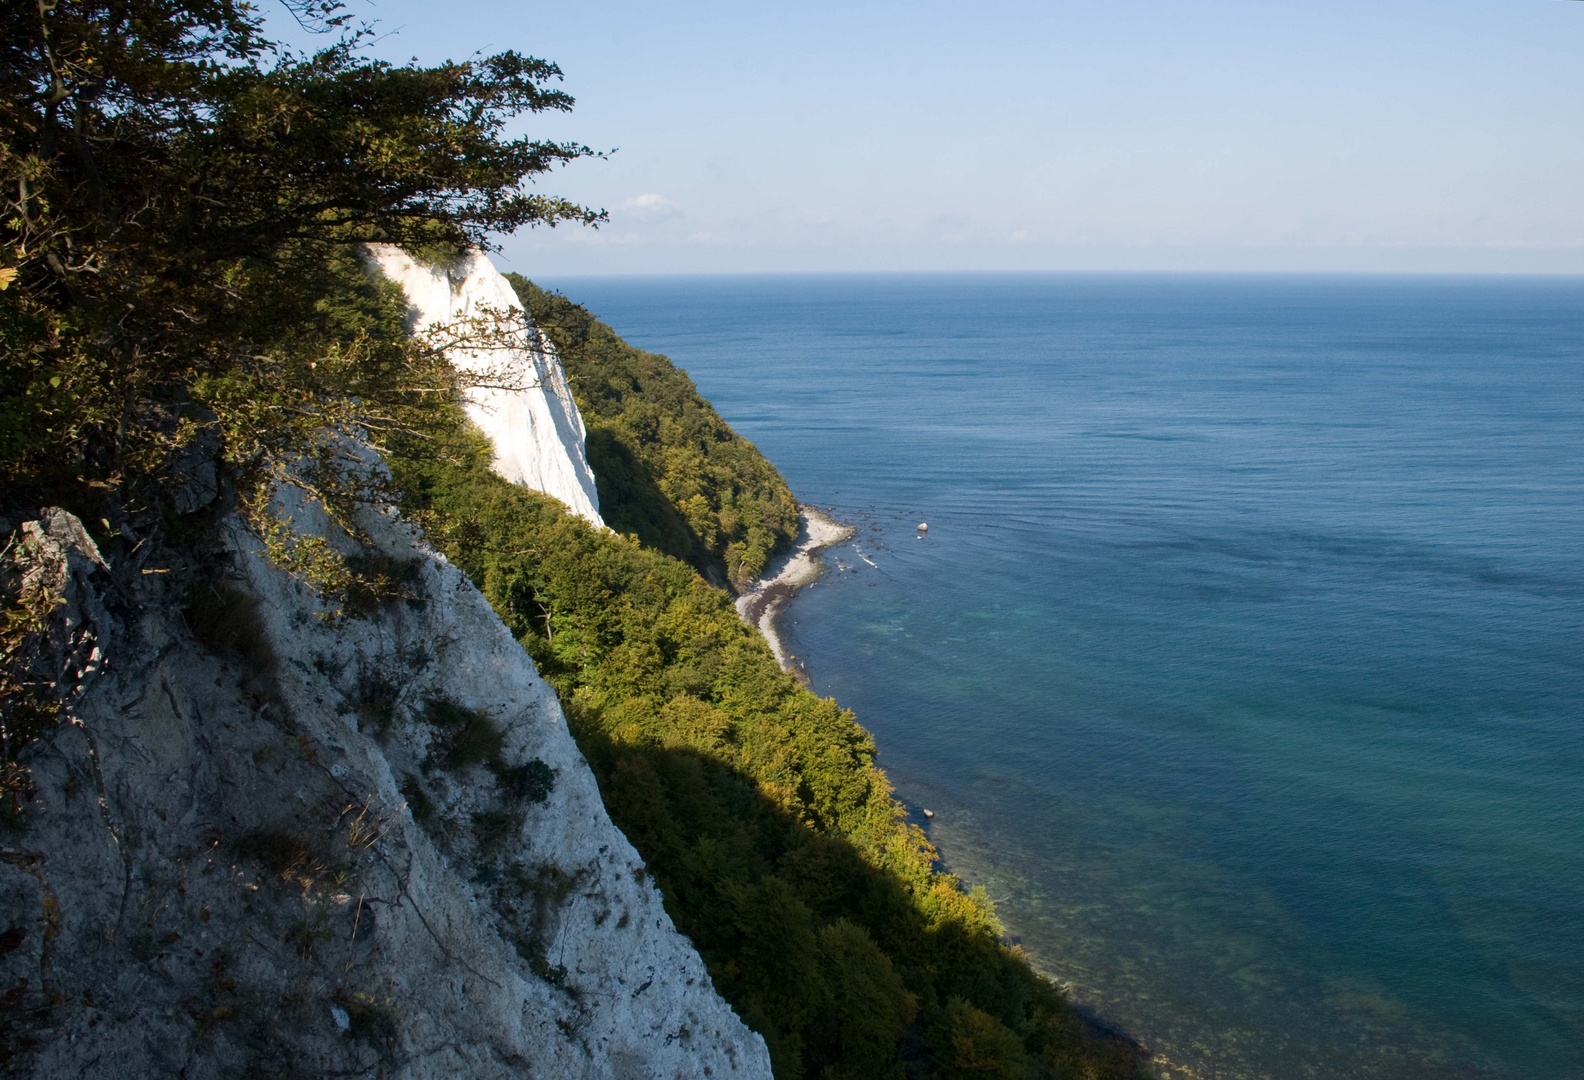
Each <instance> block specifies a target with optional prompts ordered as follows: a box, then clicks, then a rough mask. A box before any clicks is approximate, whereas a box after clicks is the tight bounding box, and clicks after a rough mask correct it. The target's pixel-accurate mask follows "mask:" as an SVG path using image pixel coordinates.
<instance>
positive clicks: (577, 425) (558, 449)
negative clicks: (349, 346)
mask: <svg viewBox="0 0 1584 1080" xmlns="http://www.w3.org/2000/svg"><path fill="white" fill-rule="evenodd" d="M367 257H368V261H369V263H370V267H371V269H373V270H375V271H376V272H378V273H381V274H384V275H385V276H386V277H388V278H390V279H391V280H392V281H394V282H396V283H397V284H398V285H400V286H401V287H402V291H403V292H404V293H406V295H407V300H408V302H409V303H410V304H411V305H412V313H411V320H412V328H413V330H414V331H416V332H419V333H425V332H428V333H431V334H441V335H443V334H444V332H445V331H446V330H447V329H448V328H452V329H454V330H456V331H457V332H456V333H455V335H454V336H455V338H457V339H458V340H457V341H456V342H455V343H453V344H451V345H450V347H448V348H446V349H445V354H446V359H448V360H449V361H451V363H452V365H453V366H455V367H456V368H457V369H458V370H459V371H461V372H462V373H464V375H467V374H470V373H471V374H473V375H476V376H477V375H482V376H485V379H484V381H485V383H486V384H487V385H480V386H475V387H472V388H470V389H468V390H467V391H466V400H467V412H468V417H469V418H470V419H471V420H472V421H473V422H474V423H475V424H477V425H478V426H479V428H480V429H481V430H482V431H483V432H484V434H485V435H487V436H489V439H490V442H491V443H493V444H494V446H495V462H494V465H495V471H496V472H497V473H499V474H500V475H501V476H503V477H505V478H506V479H507V480H510V481H511V482H512V483H514V484H522V485H523V486H525V487H530V488H533V489H534V490H535V491H542V492H544V493H545V494H547V495H553V496H555V497H556V498H557V499H560V500H561V501H562V502H564V503H566V504H567V507H568V508H569V509H571V511H572V512H573V513H575V514H579V515H581V516H582V517H584V518H586V519H587V520H589V521H591V522H593V523H594V524H595V525H600V526H603V525H604V522H603V521H602V520H601V519H600V513H599V492H598V491H597V490H596V489H595V485H594V473H593V471H592V470H591V469H590V468H589V464H588V458H587V457H586V456H585V454H584V450H583V443H584V438H585V435H586V432H585V430H584V427H583V417H582V415H581V414H580V413H579V412H578V407H577V403H576V402H575V401H573V400H572V392H571V390H570V389H568V387H567V378H566V372H565V371H563V370H562V368H561V361H560V360H559V359H558V358H557V357H556V353H555V347H554V346H552V345H551V344H550V341H549V339H548V338H546V337H545V336H544V334H543V333H542V332H540V331H539V330H538V329H536V328H535V327H534V326H533V325H532V323H531V322H530V321H529V319H528V315H527V312H525V311H524V310H523V306H522V303H521V302H520V301H519V300H518V299H517V293H516V292H515V291H514V290H513V289H512V287H511V284H510V282H508V281H507V280H506V279H505V278H504V277H502V276H501V274H500V272H499V271H497V270H496V269H495V267H494V265H493V264H492V263H491V262H490V261H489V259H488V258H487V257H486V256H485V255H484V254H483V253H481V252H472V253H470V254H467V255H464V256H462V257H460V258H459V259H457V260H456V261H455V262H454V263H452V264H451V265H449V266H444V267H431V266H425V265H422V264H420V263H418V262H417V261H415V260H414V259H413V258H412V257H411V256H409V255H408V254H407V253H406V252H404V251H402V250H401V249H400V248H398V247H394V246H392V245H390V244H370V245H368V248H367Z"/></svg>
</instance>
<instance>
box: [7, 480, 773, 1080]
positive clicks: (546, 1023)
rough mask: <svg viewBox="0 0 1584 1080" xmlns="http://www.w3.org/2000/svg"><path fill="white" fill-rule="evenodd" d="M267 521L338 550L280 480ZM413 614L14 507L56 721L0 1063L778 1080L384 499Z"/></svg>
mask: <svg viewBox="0 0 1584 1080" xmlns="http://www.w3.org/2000/svg"><path fill="white" fill-rule="evenodd" d="M280 498H281V500H282V502H281V509H282V510H283V511H284V512H286V513H288V514H289V515H290V516H291V517H292V519H293V521H294V525H295V527H296V528H297V529H298V530H300V531H303V532H309V533H316V534H318V535H322V536H327V537H330V538H331V539H332V541H333V542H334V543H336V544H337V545H338V546H340V547H342V548H343V549H344V550H346V551H348V552H352V551H353V550H354V547H353V541H352V540H351V538H350V537H348V536H346V535H345V534H344V533H341V532H340V531H339V530H337V529H336V528H335V527H334V526H333V525H330V524H329V523H328V522H327V521H326V520H325V519H324V518H323V516H322V515H321V514H319V513H318V512H317V511H316V510H315V508H314V506H313V505H312V504H310V503H308V502H306V501H305V500H302V499H301V498H300V496H299V495H298V494H297V493H296V492H294V491H293V490H291V489H287V490H285V491H283V492H282V494H281V496H280ZM361 526H362V528H363V529H364V530H365V531H366V532H367V534H368V536H369V537H370V538H371V539H372V542H373V543H372V550H370V549H366V548H365V549H362V550H361V551H360V552H359V554H361V555H362V556H363V557H371V556H372V557H379V558H382V559H384V560H387V562H388V565H391V566H393V567H398V568H401V569H400V574H399V576H401V578H402V580H404V581H405V582H406V583H407V584H406V589H407V596H406V597H405V598H404V599H401V600H397V601H395V602H391V603H386V604H383V605H382V606H379V607H378V608H377V609H376V610H371V611H364V612H362V613H361V614H360V615H358V616H356V617H354V616H351V615H347V616H343V617H341V618H339V619H330V618H327V613H326V611H325V609H324V607H323V605H322V604H321V603H320V602H319V601H318V600H317V599H316V598H315V597H314V596H313V595H312V594H311V593H309V592H308V591H307V590H306V589H305V588H304V587H303V586H302V585H301V584H300V583H299V582H297V581H296V580H294V579H292V578H290V577H288V576H287V575H286V574H284V573H282V572H281V571H279V570H277V569H274V568H273V567H272V566H271V565H270V564H269V563H268V562H267V561H266V560H265V559H264V558H263V557H262V556H261V554H260V552H259V545H258V542H257V541H256V540H255V539H254V538H253V537H252V536H251V535H250V534H248V533H247V532H246V531H244V530H243V529H242V528H241V527H240V525H239V524H237V523H235V521H234V520H233V521H232V522H231V523H230V524H229V525H226V524H223V525H222V533H223V538H224V550H222V551H221V552H220V553H218V554H217V555H216V556H215V558H214V559H213V560H212V561H210V562H208V563H207V564H206V565H204V566H203V567H202V568H200V569H194V568H192V567H187V566H182V565H170V564H161V563H160V562H159V561H158V556H155V557H154V560H153V561H145V560H148V559H149V558H150V557H149V555H148V552H149V551H151V550H153V547H152V546H150V545H144V546H142V547H139V548H135V549H133V550H132V551H131V552H129V553H128V554H126V555H124V556H122V557H121V561H120V565H116V566H111V565H109V564H108V563H107V562H106V560H105V559H103V558H101V556H100V554H99V552H98V550H97V549H96V548H95V546H94V543H93V541H92V540H91V539H90V538H89V537H88V536H87V534H86V533H85V532H84V531H83V529H82V526H81V524H80V523H79V522H77V520H76V519H75V518H73V517H72V516H71V515H70V514H67V513H65V512H64V511H59V510H52V511H48V512H46V513H44V514H43V515H42V516H41V517H40V519H39V520H37V521H34V522H29V523H26V524H25V525H24V526H23V528H22V529H21V530H20V532H19V534H18V535H19V537H20V538H21V542H20V543H19V544H17V545H15V546H14V547H13V550H12V551H11V552H9V553H8V554H7V555H6V556H5V557H4V559H3V560H0V562H3V564H4V565H3V566H0V569H3V571H4V574H3V576H4V578H5V582H4V584H5V586H6V590H7V592H8V593H9V594H11V595H12V596H15V595H17V594H19V593H20V594H23V595H27V594H28V590H30V589H32V590H38V589H45V590H48V591H49V592H50V593H51V594H53V595H59V596H64V598H65V603H64V604H63V605H62V606H60V607H58V608H57V609H56V610H55V612H54V614H53V615H52V616H51V619H50V624H49V633H48V634H47V635H45V638H44V646H43V648H42V649H41V650H40V651H39V653H38V657H37V660H36V663H35V673H36V674H41V675H44V676H46V677H47V678H49V679H51V680H52V681H53V682H54V683H55V685H56V687H57V688H58V690H59V692H60V694H61V695H62V696H63V699H64V703H65V719H64V720H63V721H62V722H61V723H60V724H59V725H57V726H54V727H52V728H50V729H49V730H48V731H47V732H46V733H45V735H44V736H43V738H41V739H40V740H39V741H37V742H35V743H33V744H32V745H31V746H29V747H28V749H27V750H25V751H24V753H23V757H22V761H23V763H24V764H25V765H26V766H27V767H28V768H29V769H30V770H31V782H30V783H31V788H30V791H29V793H28V796H27V806H26V812H25V815H24V820H25V826H24V829H23V831H21V832H14V831H13V832H9V833H7V834H5V835H4V836H0V1003H3V1004H0V1063H3V1068H4V1071H5V1072H6V1073H7V1075H16V1076H28V1077H37V1078H39V1080H43V1078H46V1077H61V1076H74V1077H88V1078H99V1077H102V1078H106V1080H108V1078H112V1077H114V1078H117V1080H125V1078H134V1080H141V1078H143V1077H149V1078H152V1077H166V1076H178V1075H180V1076H187V1077H222V1076H237V1077H242V1076H249V1077H252V1076H275V1075H279V1076H329V1075H337V1076H368V1077H376V1076H377V1077H400V1078H413V1080H418V1078H431V1077H432V1078H436V1080H438V1078H441V1077H447V1078H450V1077H488V1078H494V1077H501V1078H505V1077H577V1078H589V1080H593V1078H606V1077H610V1078H619V1080H629V1078H630V1080H637V1078H640V1077H642V1078H651V1077H652V1078H667V1080H670V1078H681V1077H722V1078H724V1077H754V1078H764V1080H768V1077H769V1076H770V1064H769V1058H768V1054H767V1052H766V1050H765V1045H764V1042H763V1040H762V1039H761V1038H760V1037H759V1036H758V1035H756V1034H754V1033H753V1032H751V1031H749V1030H748V1029H747V1028H746V1027H745V1026H744V1025H743V1024H742V1023H741V1022H740V1021H739V1020H738V1018H737V1017H736V1015H735V1014H734V1013H733V1012H732V1010H731V1009H730V1007H729V1006H727V1005H726V1003H725V1002H724V1001H722V1000H721V999H720V998H719V997H718V996H717V995H716V994H715V992H714V990H713V988H712V985H711V983H710V979H709V976H708V974H707V973H706V971H705V969H704V965H703V963H702V962H701V961H700V959H699V957H698V955H697V953H696V952H695V951H694V949H693V948H692V946H691V944H690V943H689V942H688V941H687V939H685V938H684V937H682V936H681V935H680V934H678V933H677V932H676V930H675V929H674V927H673V925H672V923H671V920H670V918H669V917H668V916H667V914H666V912H665V910H664V908H663V906H662V903H661V898H660V895H659V893H658V892H657V891H656V889H655V887H654V885H653V883H652V882H651V881H650V880H649V878H648V876H647V874H646V871H645V868H644V866H643V863H642V861H641V860H640V858H639V856H638V854H637V853H636V852H635V851H634V849H633V848H632V846H631V845H630V844H629V843H628V842H627V840H626V838H625V837H624V836H623V835H622V834H621V833H620V832H619V831H618V830H617V829H616V828H615V827H614V826H613V825H612V824H611V822H610V819H609V817H608V816H607V815H606V812H605V809H604V807H603V805H602V804H601V802H600V798H599V793H598V790H597V788H596V786H595V781H594V778H593V776H592V774H591V773H590V771H589V769H588V767H587V765H586V763H585V762H584V760H583V758H582V756H581V755H580V753H579V751H578V749H577V747H576V745H575V744H574V743H573V741H572V739H571V737H570V735H569V733H568V731H567V727H566V722H565V720H564V718H563V717H562V714H561V710H560V707H559V705H558V703H557V700H556V697H555V694H554V693H553V691H552V690H551V689H550V688H549V687H548V686H547V685H546V684H545V683H544V681H543V680H542V679H540V678H539V676H538V675H537V673H536V672H535V670H534V666H533V663H532V661H531V660H530V659H529V657H528V656H527V655H526V654H525V653H524V652H523V650H522V648H521V647H520V646H519V645H518V644H517V642H516V641H514V640H513V639H512V637H511V634H510V633H509V631H508V630H507V629H506V628H505V626H503V625H502V624H501V622H500V620H499V619H498V618H497V617H496V615H495V614H494V612H493V611H492V610H491V609H490V607H489V605H488V603H487V602H486V601H485V600H484V598H483V597H482V596H481V595H480V594H479V593H478V592H477V590H476V589H474V587H473V586H472V584H471V583H470V582H469V581H468V580H467V579H466V578H465V577H464V576H463V575H462V574H461V573H460V572H459V571H458V570H457V569H456V568H455V567H453V566H451V565H449V564H448V563H447V562H446V561H445V559H444V558H443V557H442V556H439V555H437V554H435V553H434V552H433V551H432V550H430V549H429V548H427V547H426V546H425V544H424V543H423V542H422V540H421V539H420V538H419V537H418V536H417V535H416V533H415V532H414V530H412V529H411V528H410V527H409V526H407V525H406V524H404V523H403V522H402V521H401V520H400V519H399V518H397V517H396V516H395V514H394V512H393V511H391V512H383V513H382V512H376V511H374V510H369V511H368V512H366V513H365V515H364V520H363V521H362V522H361Z"/></svg>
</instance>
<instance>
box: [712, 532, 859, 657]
mask: <svg viewBox="0 0 1584 1080" xmlns="http://www.w3.org/2000/svg"><path fill="white" fill-rule="evenodd" d="M857 531H858V530H857V529H855V528H853V527H852V526H851V525H843V524H842V523H841V522H839V521H837V520H835V519H834V518H832V517H831V516H830V515H829V514H827V513H825V512H824V511H823V510H821V509H819V508H818V507H816V506H808V505H800V506H799V507H798V534H797V540H796V541H795V542H794V543H793V545H792V550H791V551H787V552H784V553H783V554H781V555H778V556H777V557H776V558H775V559H773V560H772V561H771V563H770V565H769V566H767V567H765V572H764V576H763V577H760V578H757V579H755V580H754V582H753V584H752V585H750V586H749V587H748V589H747V590H746V591H745V592H744V593H743V594H742V595H741V596H739V597H737V614H739V615H741V616H742V620H743V622H745V623H747V624H748V625H749V626H752V627H756V628H758V630H759V632H760V633H761V634H763V635H764V639H765V641H766V642H768V643H769V645H770V651H771V652H772V653H774V654H775V658H776V663H778V664H780V665H781V668H782V670H783V671H793V665H792V656H791V654H790V653H788V652H787V649H786V644H785V643H784V642H783V641H782V640H781V635H780V633H779V632H778V631H777V630H776V620H777V619H779V618H780V616H781V612H782V611H783V610H784V609H785V608H786V605H787V602H788V601H789V600H791V599H792V597H794V596H796V595H797V594H798V592H799V591H800V590H802V589H804V588H805V587H807V586H809V585H812V584H814V582H816V581H818V580H819V579H820V575H822V574H823V573H824V572H825V564H824V563H823V562H821V561H820V555H821V553H822V552H824V551H825V549H826V548H831V547H835V546H836V545H837V544H840V543H842V542H843V541H846V540H850V539H852V537H853V535H854V534H855V533H857Z"/></svg>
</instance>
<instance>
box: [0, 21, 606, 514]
mask: <svg viewBox="0 0 1584 1080" xmlns="http://www.w3.org/2000/svg"><path fill="white" fill-rule="evenodd" d="M288 6H289V7H293V8H294V9H296V10H298V11H299V13H300V14H305V15H306V16H308V17H311V18H312V19H313V20H315V21H316V22H317V23H318V24H319V25H320V26H322V27H323V28H325V29H327V30H330V31H333V32H334V34H333V36H332V37H331V38H330V39H329V44H328V45H327V47H325V48H324V49H322V50H320V51H318V52H316V53H314V54H313V55H311V56H309V55H299V54H297V53H293V52H291V51H289V50H286V49H284V48H282V47H280V46H278V45H277V44H275V43H273V42H271V41H270V40H268V39H267V38H265V37H264V35H263V33H262V22H261V16H260V13H259V11H258V9H257V8H256V7H254V6H253V5H251V4H244V3H240V2H237V0H52V2H50V3H37V4H36V3H15V4H5V5H0V42H3V43H4V44H3V45H0V102H3V104H0V193H3V194H0V200H3V204H4V205H3V209H0V485H3V486H0V502H6V501H10V500H17V501H21V502H23V503H31V504H33V505H38V504H39V503H41V502H45V501H49V502H56V503H59V504H61V505H65V506H68V507H72V508H74V509H76V510H78V511H79V513H80V514H81V515H82V516H84V517H85V518H87V519H89V520H98V519H99V518H100V517H108V518H110V519H111V520H112V522H114V523H116V524H120V522H121V521H122V520H123V519H124V517H125V515H127V514H129V513H135V512H137V510H138V509H139V508H147V507H149V506H157V505H159V504H161V502H162V498H161V496H162V494H163V493H164V491H165V489H164V486H163V485H162V483H161V481H162V480H169V479H170V477H171V471H172V465H173V462H175V461H176V460H177V459H179V458H180V457H181V456H182V452H183V450H184V449H186V448H188V447H191V446H193V445H197V444H198V443H199V442H200V441H201V439H200V437H201V436H202V435H204V434H205V433H208V434H209V435H211V436H218V437H219V441H220V444H221V450H220V454H221V456H222V457H223V458H224V459H225V460H226V461H228V462H229V463H230V464H231V465H232V466H233V468H234V469H236V470H238V471H240V472H241V473H242V474H243V475H242V477H241V480H243V481H245V482H239V483H238V490H239V491H240V492H241V493H242V495H243V496H244V497H246V496H248V495H249V494H250V493H252V492H254V490H255V487H254V481H256V480H257V479H259V476H258V475H255V474H259V473H263V474H268V473H270V472H271V471H272V469H274V468H276V467H278V466H280V464H281V463H282V462H283V461H288V460H294V459H295V458H296V457H298V456H299V455H302V454H305V453H307V454H309V456H310V457H312V451H313V448H314V447H315V446H317V445H318V444H320V443H322V442H323V439H324V433H325V431H326V430H327V429H328V430H342V431H346V430H352V429H354V428H361V429H364V430H371V431H379V430H383V429H385V428H387V427H389V426H392V425H400V424H401V423H403V421H404V418H405V417H407V416H408V415H410V414H411V413H412V412H413V411H414V410H415V409H416V408H418V407H419V406H421V405H423V404H424V403H426V402H427V401H428V400H429V398H430V396H432V395H433V394H434V393H437V392H439V393H443V392H446V391H447V390H449V389H450V388H452V387H453V386H454V381H455V375H454V373H452V372H450V371H449V369H448V368H446V366H445V365H444V364H443V363H440V362H438V361H437V358H435V357H433V356H430V355H425V354H424V353H423V351H422V350H421V349H417V348H415V347H413V346H412V345H411V344H410V343H409V342H407V340H406V339H405V337H404V336H402V335H400V334H398V335H396V336H389V335H387V336H386V337H384V338H377V337H370V336H368V335H367V334H366V333H363V332H362V331H361V330H360V331H358V332H350V331H349V327H350V325H351V324H352V322H357V323H358V324H359V326H360V327H361V326H362V325H363V323H364V320H360V319H349V318H348V316H349V315H356V314H357V312H356V311H352V310H348V309H347V308H346V301H348V300H350V301H351V305H350V306H351V308H354V309H355V308H357V307H358V306H359V305H362V306H363V307H364V308H367V307H370V306H373V307H378V306H380V305H382V304H385V305H388V304H389V303H391V302H392V297H391V295H390V290H389V289H388V288H386V289H384V290H381V289H380V288H379V287H373V286H367V285H365V287H364V289H363V290H362V292H361V294H359V293H358V291H357V290H349V289H346V288H338V287H335V286H336V281H335V279H337V278H338V277H341V278H344V277H345V276H346V271H347V269H348V267H347V265H346V264H347V263H349V262H351V263H354V264H355V260H353V259H352V257H351V255H350V254H349V245H351V244H353V243H356V242H360V241H389V242H394V243H405V244H413V245H429V246H434V245H441V246H448V247H450V248H452V249H456V248H460V247H464V246H468V245H475V244H484V243H485V242H486V241H487V239H488V236H489V234H490V233H491V232H494V231H499V230H506V231H510V230H512V229H515V228H518V227H520V226H523V225H532V224H550V225H554V224H556V223H557V222H561V221H577V222H583V223H595V222H597V221H599V220H601V219H602V215H601V214H599V213H597V212H594V211H590V210H587V209H585V208H583V207H580V206H576V205H574V204H572V203H569V202H567V201H566V200H563V199H558V198H555V197H552V196H546V195H542V194H539V193H536V192H535V191H533V190H532V187H531V183H532V180H533V178H534V177H535V176H537V175H539V174H541V173H544V172H546V171H548V170H550V169H553V168H555V167H556V166H558V165H561V164H564V163H566V162H569V161H573V160H576V159H578V158H581V157H585V156H589V155H590V154H591V153H592V152H591V151H590V150H588V148H586V147H583V146H580V145H578V144H576V143H556V142H547V141H544V140H535V139H532V138H529V137H508V135H507V134H506V131H507V128H508V126H509V125H510V124H511V123H512V121H513V118H514V117H516V116H519V115H520V114H523V113H536V112H543V111H565V110H567V109H569V108H570V107H571V104H572V99H571V98H570V97H568V96H567V95H566V94H564V93H562V92H561V91H559V90H556V89H554V88H553V87H552V84H553V83H554V82H555V81H556V80H558V79H559V78H560V72H559V70H558V69H557V68H556V67H555V66H554V65H553V64H550V63H547V62H545V61H542V60H537V59H533V58H530V57H525V56H522V55H519V54H517V53H514V52H506V53H501V54H499V55H495V56H488V57H476V58H474V59H470V60H468V61H465V62H461V63H444V64H440V65H436V66H433V67H423V66H420V65H418V64H416V63H414V64H408V65H405V66H393V65H390V64H386V63H383V62H379V61H375V60H373V59H370V58H369V57H367V56H366V55H364V53H363V52H362V45H363V44H364V42H365V40H366V35H367V31H363V30H356V29H352V28H351V27H350V26H349V24H348V20H347V18H346V16H345V15H344V13H343V12H342V10H341V8H340V5H339V3H338V2H337V0H288ZM352 270H353V272H356V267H355V265H354V266H353V267H352ZM329 295H335V296H337V297H338V298H340V300H341V301H342V302H343V308H342V309H341V310H334V309H331V308H327V307H326V306H324V305H323V304H322V302H321V301H322V300H323V298H324V297H326V296H329ZM376 322H379V320H376ZM382 325H388V322H384V323H382ZM397 325H398V326H399V325H400V323H399V320H398V321H397Z"/></svg>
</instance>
